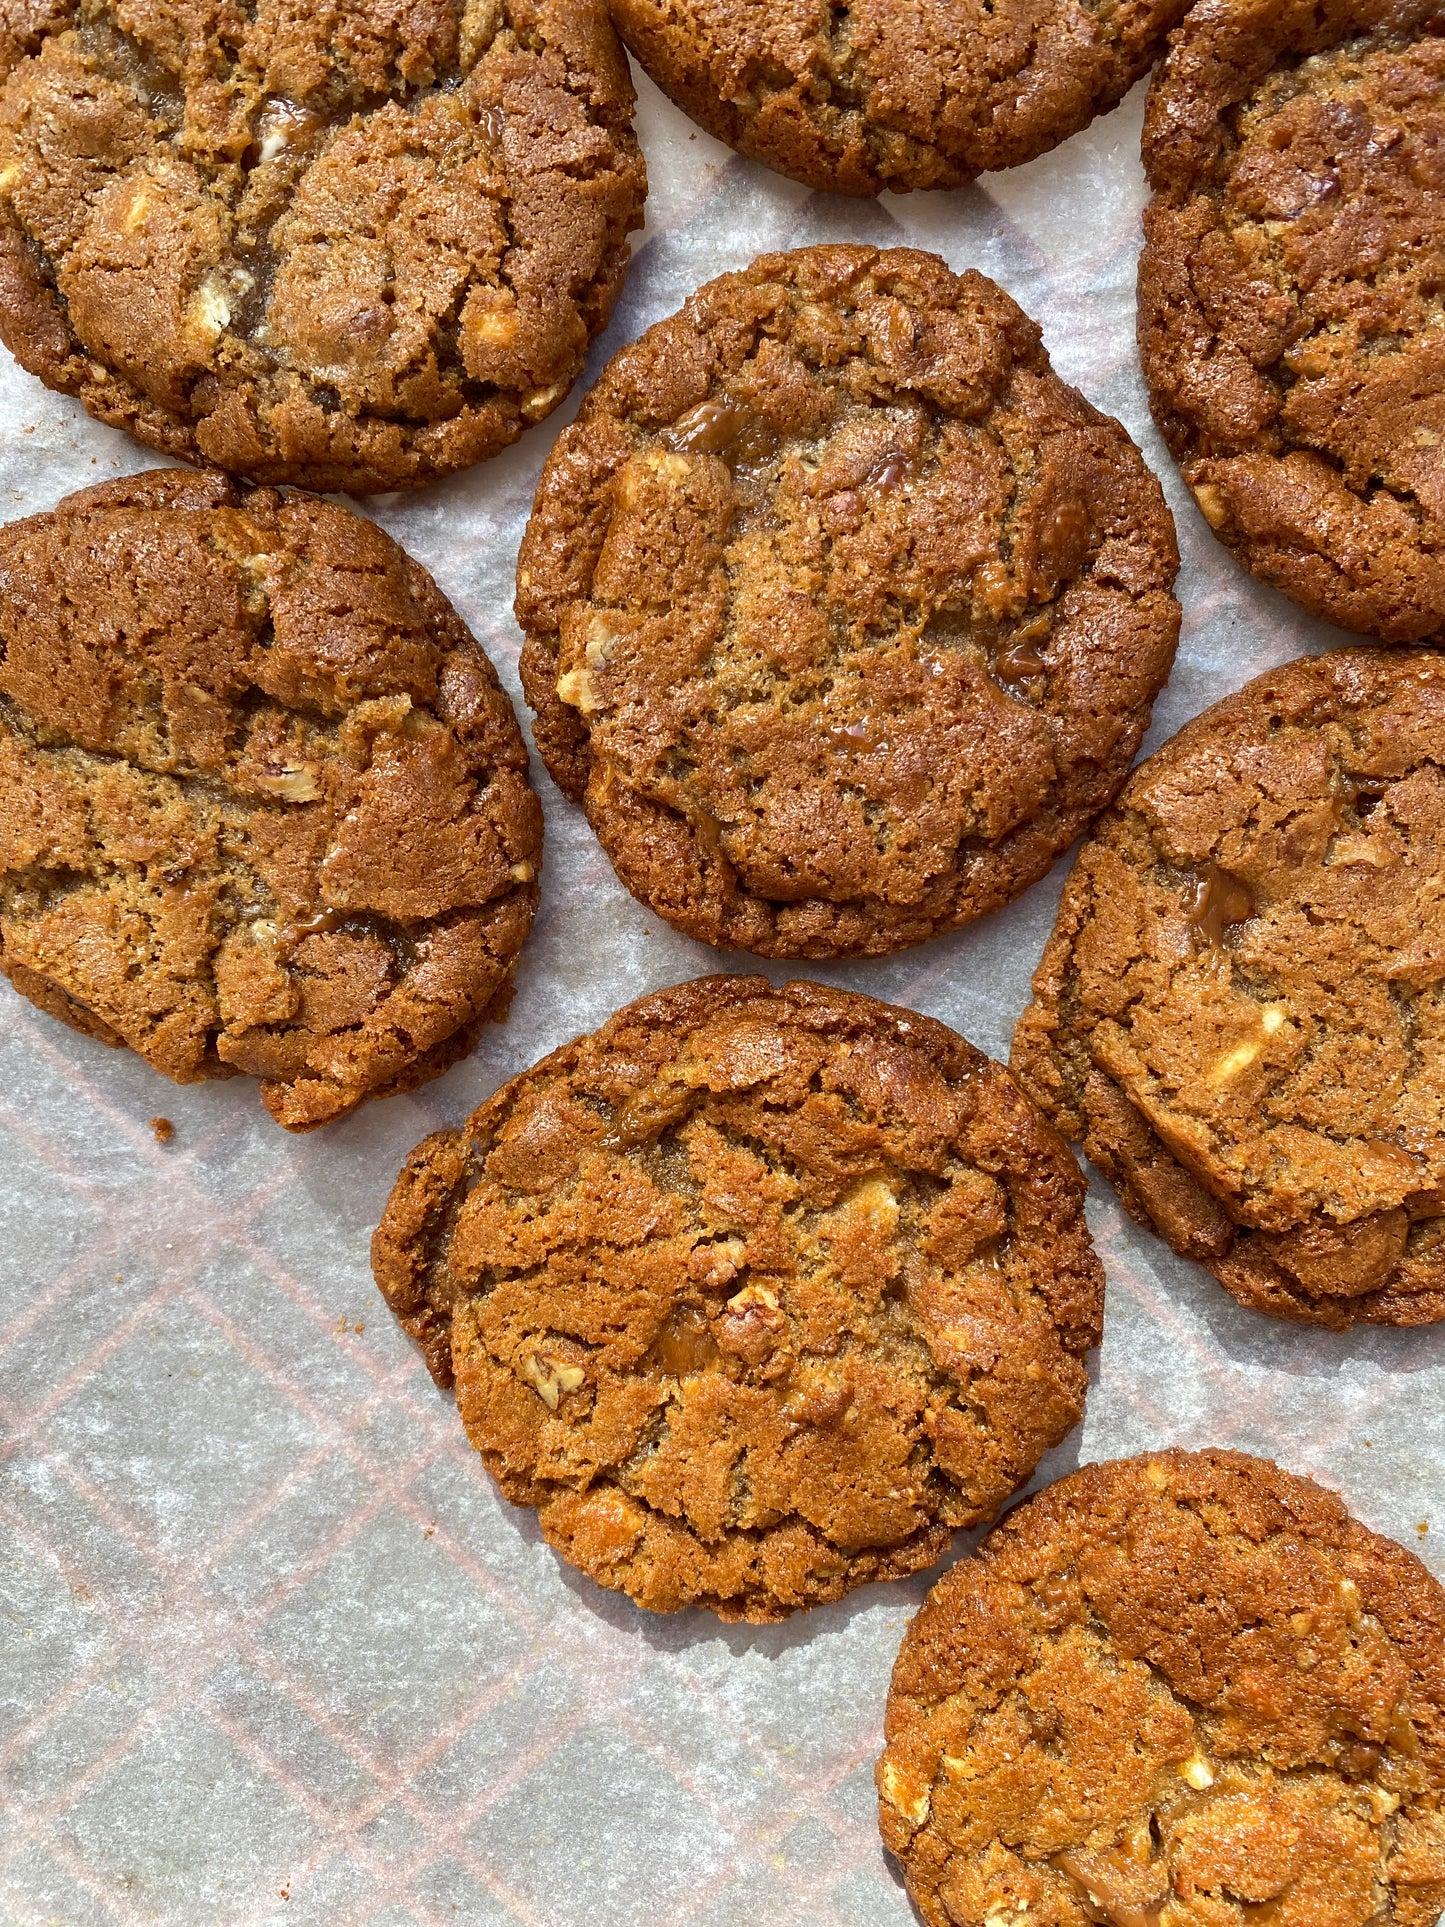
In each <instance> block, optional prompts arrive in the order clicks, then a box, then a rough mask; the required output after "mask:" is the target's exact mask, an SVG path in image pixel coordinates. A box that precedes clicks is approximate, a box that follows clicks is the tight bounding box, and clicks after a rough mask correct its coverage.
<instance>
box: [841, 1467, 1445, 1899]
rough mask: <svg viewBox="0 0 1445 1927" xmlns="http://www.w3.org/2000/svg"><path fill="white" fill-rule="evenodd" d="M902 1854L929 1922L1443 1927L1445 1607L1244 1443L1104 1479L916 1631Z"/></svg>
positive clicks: (1363, 1533) (1054, 1513)
mask: <svg viewBox="0 0 1445 1927" xmlns="http://www.w3.org/2000/svg"><path fill="white" fill-rule="evenodd" d="M886 1734H887V1748H886V1751H885V1752H884V1754H883V1757H882V1759H881V1760H880V1761H879V1764H878V1786H879V1793H880V1804H879V1818H880V1824H881V1827H882V1832H883V1838H884V1840H885V1842H886V1843H887V1845H888V1846H889V1848H890V1849H891V1850H892V1851H893V1852H894V1853H895V1854H896V1855H897V1856H898V1858H899V1859H900V1861H901V1862H902V1864H903V1870H904V1873H905V1876H906V1878H907V1881H908V1891H909V1893H910V1894H911V1895H912V1897H913V1900H914V1902H915V1903H916V1905H917V1906H918V1909H919V1911H920V1913H921V1914H922V1915H923V1918H924V1920H925V1921H926V1922H927V1923H928V1927H1086V1924H1087V1923H1089V1922H1106V1923H1111V1924H1112V1927H1264V1924H1265V1923H1275V1924H1276V1927H1365V1923H1366V1922H1373V1923H1376V1927H1385V1924H1386V1923H1388V1924H1389V1927H1432V1923H1433V1922H1434V1921H1435V1919H1436V1917H1437V1915H1438V1914H1439V1912H1440V1909H1441V1907H1442V1906H1445V1592H1442V1590H1441V1587H1440V1586H1439V1584H1438V1583H1437V1582H1436V1581H1435V1580H1434V1579H1433V1578H1432V1577H1431V1575H1430V1574H1429V1572H1427V1570H1426V1569H1425V1567H1424V1566H1423V1565H1422V1564H1421V1563H1420V1561H1419V1560H1418V1559H1416V1558H1415V1557H1414V1556H1413V1555H1412V1554H1411V1553H1408V1552H1406V1551H1405V1550H1404V1548H1403V1547H1401V1546H1398V1545H1395V1544H1394V1543H1392V1542H1391V1541H1390V1540H1388V1539H1383V1538H1381V1537H1379V1536H1378V1535H1377V1534H1376V1533H1373V1532H1369V1531H1367V1530H1366V1529H1365V1527H1363V1526H1361V1525H1359V1524H1358V1523H1357V1522H1356V1521H1355V1520H1353V1519H1352V1518H1350V1516H1349V1514H1348V1513H1347V1512H1346V1511H1345V1508H1344V1507H1343V1505H1342V1504H1341V1503H1340V1501H1339V1500H1338V1499H1337V1498H1336V1497H1335V1495H1334V1494H1333V1493H1330V1492H1326V1491H1324V1490H1323V1489H1322V1488H1321V1487H1319V1486H1317V1485H1315V1484H1314V1483H1313V1482H1312V1481H1311V1480H1309V1479H1302V1478H1298V1477H1295V1476H1294V1475H1292V1474H1290V1473H1287V1472H1282V1471H1281V1470H1279V1468H1278V1467H1276V1466H1274V1465H1272V1464H1270V1463H1269V1462H1268V1461H1267V1460H1263V1459H1253V1458H1249V1457H1247V1456H1246V1455H1245V1454H1243V1453H1240V1452H1223V1451H1205V1452H1189V1453H1186V1452H1163V1453H1159V1454H1151V1455H1149V1456H1147V1457H1143V1458H1137V1459H1123V1460H1117V1461H1115V1462H1113V1463H1110V1464H1104V1465H1092V1466H1088V1467H1086V1468H1085V1469H1084V1470H1083V1471H1081V1472H1077V1473H1075V1474H1073V1476H1072V1477H1070V1478H1067V1479H1063V1480H1061V1481H1060V1482H1059V1483H1058V1484H1057V1485H1053V1486H1050V1487H1049V1488H1048V1489H1047V1490H1046V1491H1044V1492H1042V1493H1040V1494H1039V1496H1038V1497H1037V1498H1034V1499H1031V1500H1030V1501H1029V1502H1028V1503H1027V1504H1025V1505H1023V1506H1020V1507H1019V1508H1018V1510H1017V1511H1015V1512H1014V1513H1012V1514H1011V1515H1010V1516H1009V1517H1008V1518H1007V1519H1006V1520H1005V1521H1004V1522H1003V1524H1002V1525H1000V1526H999V1527H998V1528H997V1529H996V1530H995V1531H994V1532H992V1533H991V1534H990V1535H989V1537H988V1538H987V1539H986V1540H985V1541H984V1542H983V1545H982V1546H981V1547H980V1548H979V1551H978V1552H977V1553H976V1554H975V1555H974V1556H973V1557H972V1558H969V1559H964V1560H961V1561H960V1562H959V1564H958V1565H956V1566H955V1567H954V1568H953V1569H952V1571H950V1572H949V1573H947V1574H946V1575H945V1576H944V1578H943V1579H941V1580H940V1581H939V1583H938V1584H937V1585H936V1586H935V1587H934V1589H933V1591H932V1592H931V1593H930V1595H929V1597H928V1600H927V1603H926V1604H925V1605H924V1607H923V1609H922V1610H921V1611H920V1613H919V1614H918V1616H917V1618H916V1619H915V1620H914V1622H913V1624H912V1626H911V1627H910V1628H909V1630H908V1633H907V1634H906V1636H905V1638H904V1641H903V1647H902V1650H901V1652H900V1653H899V1656H898V1662H897V1665H896V1666H895V1668H894V1672H893V1684H892V1687H891V1689H890V1692H889V1695H888V1715H887V1724H886Z"/></svg>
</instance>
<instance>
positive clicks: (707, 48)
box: [611, 0, 1187, 194]
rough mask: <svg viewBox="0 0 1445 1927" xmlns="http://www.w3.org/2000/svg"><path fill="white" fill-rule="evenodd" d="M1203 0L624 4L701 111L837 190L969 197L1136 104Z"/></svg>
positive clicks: (640, 36) (748, 144)
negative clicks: (1168, 45) (1004, 171)
mask: <svg viewBox="0 0 1445 1927" xmlns="http://www.w3.org/2000/svg"><path fill="white" fill-rule="evenodd" d="M1186 4H1187V0H1114V4H1110V5H1108V6H1094V5H1089V4H1087V0H928V4H927V5H926V6H916V5H915V6H905V5H902V4H900V0H853V4H851V5H850V6H848V7H845V8H840V7H838V6H837V5H835V4H833V0H795V4H793V5H791V6H788V7H772V8H769V7H761V6H755V5H750V4H747V3H746V0H611V6H612V17H613V19H614V20H615V21H616V23H617V28H618V31H619V32H620V33H621V35H622V37H623V39H624V40H625V41H626V42H627V44H628V46H629V47H630V48H631V50H632V52H633V53H634V54H635V55H636V57H637V59H638V61H639V63H640V64H641V65H642V66H643V67H644V68H646V70H647V72H648V73H649V74H650V75H651V76H652V78H653V79H654V80H655V81H656V82H657V84H658V86H659V87H661V89H662V90H663V92H664V93H665V94H667V95H669V96H670V97H671V98H672V99H673V100H675V101H676V102H677V104H678V106H679V107H681V108H682V109H683V110H684V112H685V113H688V114H690V115H691V116H692V118H693V119H694V120H695V121H697V122H698V123H699V125H700V126H702V127H705V128H706V129H707V131H708V132H709V133H710V134H715V135H716V136H717V138H718V139H719V140H722V141H726V142H727V144H728V146H729V147H734V148H736V149H737V150H738V152H739V153H742V154H749V155H751V156H752V158H753V159H754V160H759V161H762V162H764V163H765V164H766V165H767V166H769V167H774V168H776V169H777V170H778V172H779V173H781V174H788V175H791V176H792V178H793V179H794V180H797V181H802V182H804V183H805V184H806V185H807V186H809V187H813V188H818V189H820V190H822V191H823V192H825V193H838V194H881V193H882V192H883V191H884V190H885V189H892V190H894V191H895V192H897V191H906V190H907V189H909V188H915V187H958V186H961V185H962V184H963V183H964V182H965V181H971V180H972V179H973V178H974V176H975V175H976V174H981V173H983V172H984V171H985V170H986V169H989V168H994V167H1013V166H1015V165H1017V164H1018V163H1019V162H1020V161H1028V160H1032V159H1033V158H1034V156H1035V155H1036V154H1042V153H1044V152H1045V151H1046V150H1047V149H1048V148H1051V147H1055V146H1057V144H1058V143H1059V142H1060V141H1061V140H1063V139H1064V138H1065V137H1066V136H1067V135H1069V134H1073V133H1076V132H1077V131H1078V130H1079V128H1081V127H1084V126H1087V124H1088V123H1089V121H1091V120H1092V119H1093V118H1094V116H1095V115H1096V114H1101V113H1105V112H1107V111H1108V109H1109V108H1111V107H1113V106H1114V105H1115V103H1116V102H1117V101H1119V100H1122V98H1123V97H1124V95H1125V94H1126V93H1127V92H1128V90H1129V88H1130V87H1132V86H1133V84H1134V82H1135V81H1136V80H1138V78H1139V77H1140V75H1141V74H1143V73H1145V72H1146V71H1147V69H1148V67H1149V65H1150V63H1151V62H1152V61H1153V60H1154V58H1155V56H1156V55H1157V54H1158V53H1159V51H1160V49H1161V47H1162V45H1163V40H1164V36H1165V34H1166V33H1167V31H1168V30H1169V28H1170V27H1172V26H1173V24H1174V22H1175V21H1176V20H1178V19H1179V17H1180V15H1181V14H1182V13H1183V11H1184V7H1185V5H1186Z"/></svg>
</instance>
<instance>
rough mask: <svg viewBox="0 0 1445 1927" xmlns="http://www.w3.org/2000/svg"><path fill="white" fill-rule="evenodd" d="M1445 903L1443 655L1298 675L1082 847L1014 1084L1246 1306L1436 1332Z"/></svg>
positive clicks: (1215, 719)
mask: <svg viewBox="0 0 1445 1927" xmlns="http://www.w3.org/2000/svg"><path fill="white" fill-rule="evenodd" d="M1442 900H1445V659H1442V658H1441V657H1440V656H1439V655H1437V654H1435V653H1433V652H1427V651H1416V650H1409V651H1403V650H1402V651H1391V650H1364V649H1348V650H1339V651H1336V652H1334V653H1332V654H1328V655H1324V656H1319V657H1311V658H1307V659H1305V660H1303V661H1299V662H1293V663H1289V664H1287V665H1286V666H1285V667H1284V668H1283V669H1279V670H1273V671H1271V672H1270V673H1269V674H1267V675H1264V676H1260V677H1258V678H1256V680H1255V681H1254V682H1252V683H1250V684H1248V685H1247V686H1246V688H1244V689H1243V690H1241V691H1239V693H1238V694H1236V695H1234V696H1230V697H1227V698H1226V699H1225V701H1224V702H1222V703H1218V704H1216V705H1215V706H1214V708H1212V709H1209V710H1206V711H1205V713H1204V714H1203V715H1202V716H1199V717H1196V718H1195V720H1194V721H1193V722H1191V723H1190V724H1189V725H1188V726H1187V727H1186V728H1185V729H1183V730H1181V731H1180V733H1179V734H1178V735H1177V736H1176V737H1174V739H1173V740H1172V741H1171V742H1169V743H1167V744H1166V745H1165V746H1164V748H1163V749H1161V750H1160V751H1159V753H1158V754H1157V755H1156V756H1154V757H1152V758H1151V759H1150V760H1149V761H1148V762H1147V763H1144V764H1142V765H1141V766H1140V768H1139V769H1138V770H1137V771H1136V772H1135V774H1134V775H1133V776H1132V777H1131V778H1130V781H1129V783H1128V785H1127V787H1126V788H1125V790H1124V793H1123V795H1122V796H1121V797H1120V799H1119V803H1118V805H1117V807H1116V808H1115V809H1113V810H1111V811H1110V812H1109V813H1108V814H1107V815H1106V816H1105V817H1103V818H1102V819H1101V820H1100V822H1099V823H1098V824H1097V825H1096V827H1095V829H1094V831H1093V833H1092V835H1091V836H1090V838H1089V840H1088V841H1087V842H1086V843H1085V845H1084V848H1083V850H1082V852H1081V853H1080V856H1079V860H1078V863H1077V864H1076V866H1075V869H1074V871H1073V874H1072V875H1071V876H1070V878H1069V881H1068V884H1067V885H1066V887H1065V891H1064V896H1063V900H1062V902H1061V904H1060V907H1059V916H1058V922H1057V924H1056V926H1055V930H1054V934H1053V936H1052V938H1051V939H1050V942H1049V945H1048V948H1047V949H1046V951H1045V953H1044V957H1043V960H1042V962H1041V963H1040V965H1039V968H1038V971H1037V973H1036V975H1035V978H1034V1002H1033V1004H1032V1005H1031V1006H1030V1008H1029V1010H1028V1011H1026V1012H1025V1014H1024V1016H1023V1018H1022V1019H1021V1020H1020V1023H1019V1026H1018V1029H1017V1031H1016V1033H1015V1038H1014V1055H1013V1063H1014V1069H1015V1071H1016V1073H1017V1074H1018V1076H1019V1077H1020V1079H1021V1080H1022V1082H1023V1083H1024V1085H1025V1088H1026V1089H1028V1090H1029V1091H1030V1092H1031V1093H1032V1094H1033V1095H1034V1096H1035V1097H1036V1098H1037V1099H1038V1101H1039V1102H1040V1103H1041V1104H1043V1106H1044V1108H1045V1110H1046V1111H1047V1112H1048V1113H1049V1115H1050V1116H1052V1117H1053V1118H1054V1119H1055V1121H1056V1122H1057V1123H1058V1124H1059V1125H1060V1127H1061V1128H1062V1129H1063V1130H1064V1131H1065V1132H1066V1134H1067V1135H1070V1136H1076V1137H1078V1136H1081V1137H1082V1138H1083V1140H1084V1146H1085V1149H1086V1151H1087V1152H1088V1155H1089V1156H1090V1157H1091V1158H1093V1159H1094V1160H1095V1161H1096V1162H1097V1163H1099V1164H1100V1165H1101V1166H1102V1168H1103V1169H1104V1170H1105V1171H1106V1172H1107V1173H1108V1174H1109V1175H1110V1176H1111V1177H1112V1178H1113V1179H1114V1181H1115V1182H1116V1183H1117V1184H1118V1185H1119V1186H1120V1188H1121V1190H1122V1192H1123V1195H1124V1198H1125V1201H1126V1203H1128V1204H1129V1206H1130V1208H1131V1210H1133V1211H1134V1213H1135V1214H1136V1216H1139V1217H1141V1218H1142V1219H1143V1221H1144V1222H1145V1223H1152V1224H1153V1225H1155V1226H1156V1227H1157V1229H1158V1230H1159V1231H1161V1232H1162V1233H1163V1235H1164V1236H1165V1237H1166V1238H1167V1239H1168V1240H1169V1242H1170V1243H1171V1244H1172V1245H1173V1246H1174V1247H1175V1249H1176V1250H1178V1251H1181V1252H1184V1253H1186V1254H1187V1255H1189V1256H1191V1257H1195V1258H1199V1259H1201V1260H1202V1261H1203V1262H1204V1263H1205V1264H1207V1265H1208V1266H1209V1268H1210V1269H1211V1270H1212V1271H1213V1272H1214V1273H1215V1275H1216V1277H1218V1278H1219V1279H1220V1280H1221V1281H1222V1282H1223V1283H1224V1284H1225V1285H1226V1286H1227V1287H1228V1289H1229V1290H1230V1291H1232V1292H1233V1293H1234V1294H1235V1296H1236V1297H1238V1298H1240V1299H1241V1300H1242V1301H1243V1302H1244V1303H1246V1304H1252V1305H1255V1306H1257V1307H1258V1308H1259V1309H1260V1310H1263V1311H1269V1312H1274V1313H1276V1314H1277V1315H1279V1316H1282V1317H1287V1318H1299V1319H1305V1320H1308V1321H1310V1322H1315V1323H1321V1324H1330V1325H1347V1324H1350V1323H1353V1322H1354V1321H1355V1320H1357V1319H1366V1320H1371V1321H1375V1322H1383V1323H1389V1324H1422V1323H1426V1322H1428V1321H1431V1320H1434V1319H1439V1318H1445V1058H1442V1055H1441V1048H1440V1042H1439V1039H1440V1037H1441V1035H1442V1030H1445V921H1442V912H1441V904H1442Z"/></svg>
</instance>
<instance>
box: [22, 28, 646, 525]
mask: <svg viewBox="0 0 1445 1927" xmlns="http://www.w3.org/2000/svg"><path fill="white" fill-rule="evenodd" d="M5 75H8V78H6V79H5V84H4V87H3V91H0V335H3V337H4V340H5V343H6V346H7V347H9V348H10V349H11V351H12V352H13V353H14V354H15V356H16V358H17V359H18V360H19V361H20V362H21V363H22V365H23V366H24V367H26V368H27V369H29V370H30V372H31V373H32V374H36V375H38V376H39V377H40V378H41V379H42V380H43V381H44V382H46V383H47V384H48V385H49V386H50V387H52V388H58V389H61V390H63V391H64V392H66V393H68V394H73V395H77V396H79V397H80V399H81V400H82V401H83V402H84V403H85V405H86V407H87V408H88V409H89V410H90V412H91V413H92V414H93V415H96V416H98V417H99V418H100V419H101V420H102V421H106V422H111V423H113V424H114V425H116V426H117V427H121V428H126V429H129V430H130V432H131V433H132V434H134V435H137V436H139V437H140V439H141V440H142V441H145V442H148V443H150V445H151V446H152V447H154V448H158V449H160V450H161V452H162V453H163V454H166V455H170V456H179V457H184V458H186V459H188V460H190V461H196V462H210V463H214V464H216V465H217V466H219V467H221V468H226V469H229V470H232V471H233V472H236V473H238V474H243V475H246V476H249V477H250V478H251V479H252V480H253V481H258V482H267V483H283V482H289V483H296V484H300V485H303V486H305V487H308V488H318V489H347V490H351V491H353V492H354V491H363V490H376V489H391V488H401V487H411V486H414V485H416V484H418V483H422V482H427V481H430V480H433V479H435V478H436V477H438V476H441V475H446V474H449V473H451V472H452V471H453V470H455V469H458V468H462V467H465V466H466V465H468V464H469V463H472V462H475V461H479V460H480V459H481V458H482V457H484V456H487V455H492V454H495V453H496V451H497V450H498V449H500V448H502V447H504V446H505V445H506V444H507V443H509V442H511V441H514V440H515V439H516V438H517V436H518V435H519V434H520V433H521V432H522V431H523V429H524V428H525V427H526V426H527V425H528V423H530V422H535V421H539V420H541V419H542V417H543V416H544V415H546V414H548V413H549V412H550V411H551V410H552V409H553V408H554V407H555V406H556V405H557V403H558V402H559V401H560V400H561V399H562V397H563V396H564V395H565V394H566V392H567V390H568V388H569V386H570V385H571V383H572V381H573V380H574V379H575V377H576V375H577V374H578V372H579V370H580V369H581V366H582V360H583V356H584V354H585V352H586V348H587V344H588V342H589V341H590V340H591V339H592V337H593V336H594V335H596V334H597V333H598V332H599V331H600V330H601V329H602V328H603V327H604V326H605V325H606V322H607V318H608V315H609V314H610V312H611V308H612V303H613V300H614V299H615V297H616V294H617V291H618V288H619V287H620V285H621V281H622V276H623V274H624V272H625V269H626V265H627V259H628V248H627V238H626V237H627V234H628V231H629V229H631V228H634V227H636V226H638V225H639V223H640V221H641V207H642V201H643V197H644V195H645V192H646V177H645V172H644V169H643V164H642V158H641V155H640V153H639V151H638V148H637V143H636V141H635V139H634V138H633V134H632V125H631V115H632V103H633V95H632V88H631V83H630V80H629V78H628V74H627V67H626V60H625V57H624V55H623V54H622V52H621V49H620V48H619V47H618V45H617V42H616V40H615V38H614V37H613V34H612V30H611V27H610V25H609V24H608V21H607V16H606V12H605V10H604V8H603V7H602V5H601V4H600V0H327V4H325V5H317V6H311V7H297V6H296V5H294V4H293V3H292V0H256V3H255V4H243V0H174V3H173V4H168V5H165V6H160V7H157V6H152V5H148V4H143V0H36V3H35V4H33V5H31V4H29V0H27V5H26V7H25V8H24V9H23V10H21V9H17V8H15V7H11V8H10V9H9V10H8V11H7V13H6V16H5V20H4V22H3V23H0V76H5Z"/></svg>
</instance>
